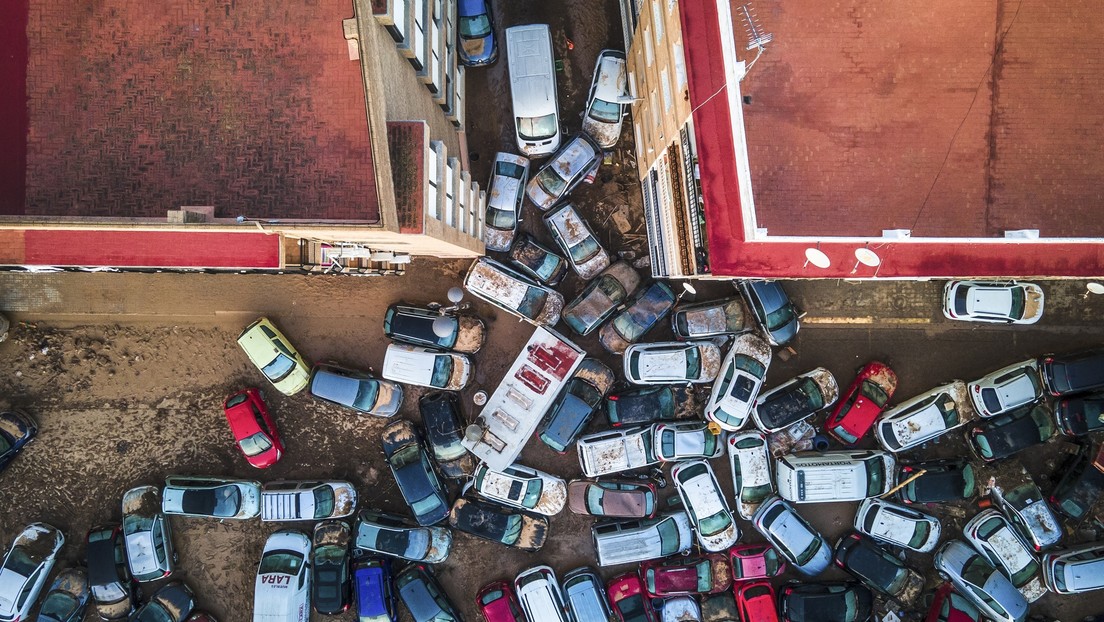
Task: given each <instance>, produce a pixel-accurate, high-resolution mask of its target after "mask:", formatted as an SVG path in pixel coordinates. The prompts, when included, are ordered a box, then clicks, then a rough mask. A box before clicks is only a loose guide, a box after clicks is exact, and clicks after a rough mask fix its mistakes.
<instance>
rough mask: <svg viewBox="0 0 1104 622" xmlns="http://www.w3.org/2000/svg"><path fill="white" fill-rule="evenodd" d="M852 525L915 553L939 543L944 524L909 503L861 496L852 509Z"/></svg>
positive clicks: (880, 539) (874, 536) (929, 548)
mask: <svg viewBox="0 0 1104 622" xmlns="http://www.w3.org/2000/svg"><path fill="white" fill-rule="evenodd" d="M855 529H856V530H858V531H860V532H862V533H865V534H866V535H868V536H870V537H871V538H874V539H875V540H878V541H879V542H885V543H886V544H892V545H893V546H899V547H901V548H906V549H910V550H913V551H916V552H918V553H929V552H931V551H932V550H933V549H935V545H937V544H939V536H940V534H942V533H943V528H942V526H941V525H940V523H939V519H938V518H936V517H934V516H932V515H930V514H927V513H924V512H921V511H920V510H915V509H913V508H910V507H906V506H903V505H898V504H896V503H890V502H888V501H883V500H881V499H879V498H877V497H870V498H868V499H864V500H863V502H862V503H860V504H859V510H858V512H856V513H855Z"/></svg>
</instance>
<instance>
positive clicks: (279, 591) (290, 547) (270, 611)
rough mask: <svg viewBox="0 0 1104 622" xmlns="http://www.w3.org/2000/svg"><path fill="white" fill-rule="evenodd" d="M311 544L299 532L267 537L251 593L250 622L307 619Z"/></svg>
mask: <svg viewBox="0 0 1104 622" xmlns="http://www.w3.org/2000/svg"><path fill="white" fill-rule="evenodd" d="M310 551H311V541H310V538H308V537H307V536H306V534H303V533H299V532H298V531H277V532H276V533H274V534H272V535H271V536H269V537H268V541H266V542H265V546H264V552H263V553H261V563H260V565H258V566H257V580H256V583H255V586H254V590H253V622H308V621H309V620H310V592H311V589H310V587H311V572H310V568H311V564H310Z"/></svg>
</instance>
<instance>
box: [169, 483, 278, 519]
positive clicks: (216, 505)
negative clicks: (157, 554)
mask: <svg viewBox="0 0 1104 622" xmlns="http://www.w3.org/2000/svg"><path fill="white" fill-rule="evenodd" d="M161 511H162V512H164V513H165V514H177V515H180V516H194V517H201V518H218V519H234V520H245V519H249V518H255V517H257V516H258V515H259V514H260V513H261V484H260V483H259V482H254V481H248V480H238V479H226V478H222V477H203V476H194V477H189V476H181V475H173V476H170V477H167V478H165V489H164V490H163V491H162V493H161Z"/></svg>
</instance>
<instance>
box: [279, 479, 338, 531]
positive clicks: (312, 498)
mask: <svg viewBox="0 0 1104 622" xmlns="http://www.w3.org/2000/svg"><path fill="white" fill-rule="evenodd" d="M356 504H357V491H356V487H355V486H353V485H352V484H351V483H349V482H341V481H337V482H318V481H313V482H311V481H307V482H299V481H287V482H268V483H266V484H265V485H264V486H263V487H262V488H261V520H262V521H266V522H268V521H295V520H325V519H329V518H341V517H343V516H349V515H350V514H352V513H353V511H354V510H356Z"/></svg>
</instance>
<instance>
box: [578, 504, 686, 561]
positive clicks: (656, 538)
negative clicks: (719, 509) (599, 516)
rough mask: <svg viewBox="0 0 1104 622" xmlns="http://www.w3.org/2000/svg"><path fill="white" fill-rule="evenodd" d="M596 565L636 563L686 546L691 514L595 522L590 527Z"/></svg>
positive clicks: (679, 512)
mask: <svg viewBox="0 0 1104 622" xmlns="http://www.w3.org/2000/svg"><path fill="white" fill-rule="evenodd" d="M591 536H592V538H593V541H594V552H595V553H597V555H598V565H599V566H616V565H618V564H635V563H637V562H642V561H646V560H649V559H657V558H660V557H667V556H668V555H674V554H675V553H681V552H683V551H686V550H689V549H690V545H691V544H693V543H694V534H693V532H692V531H691V530H690V518H689V517H688V516H687V515H686V512H684V511H682V510H679V511H678V512H675V513H674V514H668V515H665V516H658V517H656V518H645V519H640V520H630V521H616V522H606V523H598V524H597V525H594V526H593V527H591Z"/></svg>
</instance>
